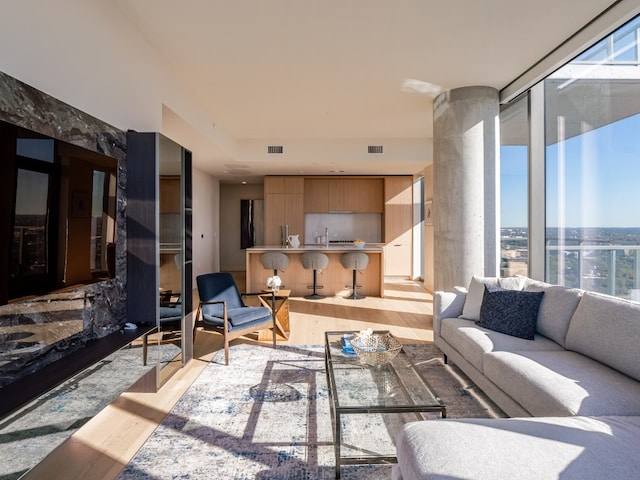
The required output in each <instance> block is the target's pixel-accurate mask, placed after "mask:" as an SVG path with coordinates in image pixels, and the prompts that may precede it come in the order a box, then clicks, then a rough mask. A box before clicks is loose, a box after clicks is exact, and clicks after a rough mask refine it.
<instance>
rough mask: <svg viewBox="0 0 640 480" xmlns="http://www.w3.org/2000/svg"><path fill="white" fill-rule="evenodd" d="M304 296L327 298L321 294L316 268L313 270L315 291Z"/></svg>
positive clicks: (308, 297)
mask: <svg viewBox="0 0 640 480" xmlns="http://www.w3.org/2000/svg"><path fill="white" fill-rule="evenodd" d="M307 288H308V287H307ZM304 298H306V299H309V300H320V299H322V298H325V296H324V295H320V294H319V293H318V271H317V270H316V269H314V270H313V293H312V294H311V295H305V297H304Z"/></svg>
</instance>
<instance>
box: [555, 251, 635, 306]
mask: <svg viewBox="0 0 640 480" xmlns="http://www.w3.org/2000/svg"><path fill="white" fill-rule="evenodd" d="M546 251H547V254H546V272H547V274H546V276H547V281H548V282H550V283H554V284H558V285H564V286H566V287H572V288H581V289H584V290H589V291H594V292H599V293H605V294H609V295H613V296H616V297H621V298H629V299H631V300H640V256H639V255H640V253H639V252H640V245H547V246H546Z"/></svg>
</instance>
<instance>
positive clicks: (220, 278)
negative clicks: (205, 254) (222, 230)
mask: <svg viewBox="0 0 640 480" xmlns="http://www.w3.org/2000/svg"><path fill="white" fill-rule="evenodd" d="M196 283H197V284H198V295H199V297H200V304H199V305H198V311H197V313H196V320H195V323H194V327H193V338H194V340H195V337H196V329H197V328H198V327H203V328H204V329H205V330H213V331H216V332H218V333H221V334H222V335H223V337H224V362H225V364H226V365H228V364H229V342H230V341H231V340H233V339H235V338H238V337H241V336H242V335H246V334H247V333H252V332H257V331H259V330H264V329H266V328H270V329H271V330H272V332H273V348H275V347H276V329H275V320H276V319H275V315H274V314H273V313H272V310H271V309H269V308H267V307H250V306H247V305H245V303H244V301H243V298H242V297H243V296H253V295H264V293H245V294H240V292H239V290H238V287H237V286H236V283H235V281H234V280H233V277H232V276H231V274H230V273H226V272H220V273H207V274H205V275H199V276H198V277H197V278H196Z"/></svg>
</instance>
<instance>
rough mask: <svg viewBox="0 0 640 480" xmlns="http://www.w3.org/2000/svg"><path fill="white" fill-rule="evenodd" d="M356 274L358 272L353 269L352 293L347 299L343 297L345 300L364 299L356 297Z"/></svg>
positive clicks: (362, 296)
mask: <svg viewBox="0 0 640 480" xmlns="http://www.w3.org/2000/svg"><path fill="white" fill-rule="evenodd" d="M357 272H358V271H357V270H356V269H355V268H354V269H353V286H352V288H353V292H352V293H351V295H349V296H348V297H345V298H348V299H350V300H360V299H363V298H366V297H365V296H364V295H358V284H357V282H356V274H357Z"/></svg>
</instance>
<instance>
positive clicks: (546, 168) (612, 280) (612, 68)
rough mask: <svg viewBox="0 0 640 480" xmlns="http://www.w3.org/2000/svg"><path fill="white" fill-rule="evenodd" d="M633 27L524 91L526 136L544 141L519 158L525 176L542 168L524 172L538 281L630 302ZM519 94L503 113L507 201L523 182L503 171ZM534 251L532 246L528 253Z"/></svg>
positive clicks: (635, 285) (637, 103)
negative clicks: (537, 211)
mask: <svg viewBox="0 0 640 480" xmlns="http://www.w3.org/2000/svg"><path fill="white" fill-rule="evenodd" d="M639 29H640V19H638V18H636V19H634V20H632V21H630V22H629V23H627V24H626V25H624V26H622V27H620V28H619V29H618V30H616V31H615V32H612V33H611V34H609V35H608V36H607V37H606V38H604V39H602V40H601V41H599V42H597V43H596V44H595V45H593V46H592V47H591V48H589V49H587V50H586V51H585V52H583V53H582V54H580V55H579V56H577V57H576V58H575V59H573V60H572V61H571V62H569V63H567V64H566V65H565V66H563V67H562V68H560V69H558V70H557V71H555V72H554V73H553V74H551V75H550V76H548V77H547V78H546V79H544V80H543V81H542V82H541V83H540V84H539V85H536V86H534V87H533V88H532V89H531V90H530V91H529V92H528V97H529V103H528V108H527V109H526V112H525V115H524V117H526V118H529V119H530V120H531V121H530V125H529V127H530V130H529V132H531V136H530V138H534V136H535V138H536V139H540V142H541V143H542V139H544V141H543V143H544V148H540V147H539V146H538V145H537V143H536V142H532V143H531V144H530V149H529V152H528V154H526V153H525V150H522V151H521V152H520V153H521V157H520V160H519V162H520V164H521V163H522V158H524V156H525V155H526V156H527V157H528V172H529V173H531V171H541V172H544V173H543V174H542V175H540V176H535V177H534V178H529V185H530V188H529V194H528V198H529V216H528V221H529V224H530V228H528V229H527V237H528V238H529V239H531V238H539V239H540V240H541V241H543V242H544V245H543V247H542V249H541V251H543V252H544V254H543V256H544V258H531V260H530V265H529V268H531V267H532V264H533V262H538V263H544V278H539V279H541V280H546V281H548V282H550V283H557V284H562V285H566V286H569V287H578V288H583V289H586V290H590V291H597V292H601V293H607V294H611V295H615V296H618V297H623V298H630V299H633V300H640V294H639V293H640V257H639V255H640V254H639V253H638V252H639V251H640V211H639V210H638V209H637V208H636V206H637V205H638V204H640V189H638V188H637V184H638V180H640V135H638V132H640V55H639V51H640V49H639V48H638V39H639ZM520 101H521V100H518V101H515V102H512V103H511V104H509V105H508V106H506V107H504V108H503V113H502V115H501V117H502V118H501V120H502V122H501V124H502V125H503V133H502V134H501V135H502V137H503V138H502V144H503V148H502V150H501V154H502V159H501V162H502V168H503V176H502V178H501V180H502V186H501V195H502V197H503V200H506V199H507V198H512V199H514V198H517V196H513V195H512V191H513V190H514V189H520V190H521V189H522V185H523V184H522V179H521V178H520V177H518V176H517V175H516V176H514V177H512V178H509V177H507V176H505V175H504V172H506V171H508V170H511V169H513V168H514V162H515V163H516V164H517V163H518V160H514V158H515V157H516V155H515V152H513V151H509V150H508V148H507V146H506V145H509V140H510V138H509V135H510V133H512V130H511V129H509V128H507V129H506V130H505V129H504V126H505V125H508V123H509V121H510V120H512V118H509V116H508V115H509V114H510V113H511V110H512V109H515V110H517V105H518V103H519V102H520ZM511 117H513V115H511ZM524 117H523V118H524ZM534 119H535V120H534ZM537 119H540V121H536V120H537ZM542 124H543V125H542ZM536 131H537V132H542V133H541V134H540V133H539V134H538V135H534V132H536ZM534 144H535V145H534ZM509 148H510V147H509ZM532 151H534V153H533V154H532ZM536 152H540V153H539V154H537V153H536ZM520 166H521V165H520ZM518 185H520V187H518ZM510 192H511V193H510ZM540 192H543V193H542V195H541V196H539V197H537V198H539V199H542V202H543V203H544V208H543V209H542V210H541V216H544V218H543V219H540V218H536V216H535V215H531V210H532V209H531V198H532V197H536V195H540ZM510 194H511V197H509V195H510ZM538 203H539V202H538ZM502 208H503V212H502V219H503V225H502V228H503V233H504V229H505V227H510V226H511V225H509V224H508V223H505V219H507V218H509V212H510V209H513V208H514V205H513V204H509V203H508V202H505V201H503V203H502ZM539 226H540V227H539ZM536 229H542V230H544V231H543V232H536V231H535V230H536ZM542 239H543V240H542ZM534 243H535V242H534ZM535 248H536V245H534V244H529V245H528V246H527V247H526V248H525V251H526V252H527V253H526V254H527V255H528V254H529V253H531V250H532V249H535ZM541 256H542V255H541ZM538 271H540V270H538Z"/></svg>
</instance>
